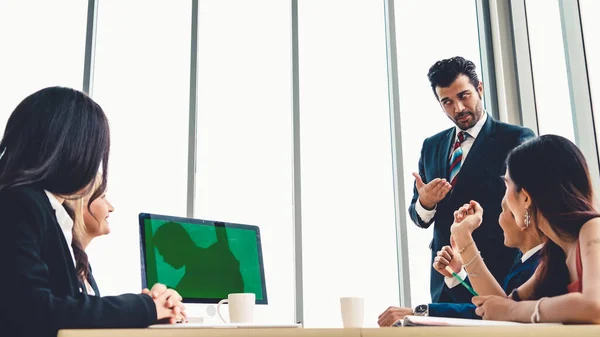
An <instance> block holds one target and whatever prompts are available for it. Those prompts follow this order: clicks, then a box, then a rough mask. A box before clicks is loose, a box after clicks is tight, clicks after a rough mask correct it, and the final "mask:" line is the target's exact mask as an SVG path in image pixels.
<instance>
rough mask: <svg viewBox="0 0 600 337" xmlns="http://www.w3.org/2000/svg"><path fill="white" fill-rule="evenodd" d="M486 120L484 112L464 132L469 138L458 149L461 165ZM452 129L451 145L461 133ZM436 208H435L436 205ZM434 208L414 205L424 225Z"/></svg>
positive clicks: (418, 204) (429, 219)
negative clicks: (453, 131)
mask: <svg viewBox="0 0 600 337" xmlns="http://www.w3.org/2000/svg"><path fill="white" fill-rule="evenodd" d="M486 120H487V112H485V111H484V112H483V115H482V116H481V119H480V120H479V121H478V122H477V124H475V125H473V127H472V128H470V129H468V130H465V132H466V133H468V134H469V137H466V138H465V140H464V141H463V142H462V144H461V145H460V147H461V149H462V151H463V154H462V161H461V165H462V164H464V162H465V160H466V159H467V155H468V154H469V151H471V147H472V146H473V143H475V139H476V138H477V136H478V135H479V133H480V132H481V129H482V128H483V125H484V124H485V121H486ZM454 128H455V129H456V132H455V136H454V142H452V144H454V143H456V141H457V140H458V133H459V132H460V131H463V130H462V129H461V128H459V127H458V126H455V127H454ZM450 155H451V156H452V152H450ZM447 160H450V157H448V158H447ZM441 178H445V177H441ZM432 180H433V179H432ZM436 207H437V205H436ZM436 207H434V208H433V209H432V210H427V209H425V207H423V205H421V201H420V200H418V199H417V202H416V203H415V210H416V211H417V214H418V215H419V217H420V218H421V220H423V222H425V223H429V222H430V221H431V219H433V216H434V215H435V212H436Z"/></svg>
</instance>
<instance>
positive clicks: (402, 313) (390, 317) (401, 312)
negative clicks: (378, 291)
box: [377, 307, 413, 327]
mask: <svg viewBox="0 0 600 337" xmlns="http://www.w3.org/2000/svg"><path fill="white" fill-rule="evenodd" d="M412 314H413V309H412V308H399V307H389V308H387V310H386V311H384V312H383V313H382V314H381V315H379V319H378V321H377V324H379V326H381V327H383V326H392V324H394V323H395V322H396V321H397V320H399V319H402V318H404V317H406V316H408V315H412Z"/></svg>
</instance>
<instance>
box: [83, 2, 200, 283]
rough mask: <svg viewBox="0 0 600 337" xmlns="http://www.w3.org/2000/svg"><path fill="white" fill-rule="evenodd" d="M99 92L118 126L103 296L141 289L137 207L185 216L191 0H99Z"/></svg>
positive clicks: (94, 255) (99, 260) (103, 244)
mask: <svg viewBox="0 0 600 337" xmlns="http://www.w3.org/2000/svg"><path fill="white" fill-rule="evenodd" d="M97 29H98V31H97V41H96V66H95V75H94V89H93V97H94V99H95V100H96V101H97V102H98V103H99V104H100V105H101V106H102V108H103V109H104V111H105V112H106V115H107V116H108V119H109V122H110V126H111V155H110V162H109V178H108V198H109V200H110V201H111V202H112V203H113V205H114V206H115V212H114V213H113V214H112V215H111V217H110V226H111V230H112V233H111V234H110V235H108V236H106V237H102V238H98V239H96V240H94V241H93V242H92V245H91V246H90V250H89V255H90V262H91V264H92V266H93V268H94V276H95V277H96V278H97V281H98V285H99V287H100V291H101V292H102V294H103V295H109V294H118V293H123V292H139V291H140V287H141V282H140V280H141V278H140V275H141V274H140V253H139V234H138V214H139V213H140V212H151V213H159V214H166V215H175V216H185V213H186V209H185V207H186V187H187V144H188V116H189V108H188V102H189V68H190V39H191V34H190V32H191V2H189V1H152V2H148V1H143V0H135V1H133V0H130V1H104V0H101V1H100V2H99V4H98V23H97Z"/></svg>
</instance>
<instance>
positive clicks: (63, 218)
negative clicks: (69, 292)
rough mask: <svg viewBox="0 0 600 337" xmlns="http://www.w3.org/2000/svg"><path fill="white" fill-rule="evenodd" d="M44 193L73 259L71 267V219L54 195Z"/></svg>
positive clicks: (73, 256) (73, 255)
mask: <svg viewBox="0 0 600 337" xmlns="http://www.w3.org/2000/svg"><path fill="white" fill-rule="evenodd" d="M44 192H46V196H48V200H50V205H52V208H54V213H56V221H57V222H58V224H59V225H60V229H61V230H62V233H63V235H64V236H65V240H66V241H67V246H69V252H70V253H71V259H73V265H76V264H75V254H73V247H71V243H72V242H73V219H71V217H70V216H69V213H67V210H66V209H65V208H64V207H63V205H62V204H61V203H60V202H58V199H56V197H55V196H54V194H52V193H50V192H48V191H45V190H44Z"/></svg>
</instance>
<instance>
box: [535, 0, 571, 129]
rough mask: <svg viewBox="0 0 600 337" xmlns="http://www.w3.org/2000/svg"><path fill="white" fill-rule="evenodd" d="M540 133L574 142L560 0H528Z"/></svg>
mask: <svg viewBox="0 0 600 337" xmlns="http://www.w3.org/2000/svg"><path fill="white" fill-rule="evenodd" d="M525 5H526V11H527V29H528V30H529V48H530V51H531V66H532V71H533V84H534V89H535V103H536V106H537V118H538V126H539V129H540V135H543V134H550V133H551V134H556V135H561V136H563V137H566V138H568V139H570V140H571V141H575V134H574V130H573V115H572V112H571V98H570V97H569V82H568V79H567V65H566V62H565V51H564V44H563V35H562V28H561V27H562V26H561V20H560V11H559V5H558V0H552V1H548V0H526V2H525Z"/></svg>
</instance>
